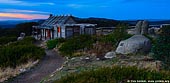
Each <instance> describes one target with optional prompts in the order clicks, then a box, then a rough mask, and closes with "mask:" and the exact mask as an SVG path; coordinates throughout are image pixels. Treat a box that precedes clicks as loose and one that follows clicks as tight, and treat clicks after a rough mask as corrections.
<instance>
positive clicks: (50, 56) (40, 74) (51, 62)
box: [9, 50, 64, 83]
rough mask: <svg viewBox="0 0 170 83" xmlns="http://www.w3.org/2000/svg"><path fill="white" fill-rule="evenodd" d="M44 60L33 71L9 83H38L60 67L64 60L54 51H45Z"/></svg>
mask: <svg viewBox="0 0 170 83" xmlns="http://www.w3.org/2000/svg"><path fill="white" fill-rule="evenodd" d="M46 54H47V55H46V56H45V57H44V59H43V60H42V61H41V62H40V63H39V64H38V65H37V66H36V67H35V68H33V69H31V70H30V71H28V72H26V73H24V74H23V75H20V76H18V77H16V78H15V79H14V80H13V81H12V82H9V83H39V82H40V81H41V80H42V79H43V78H44V77H45V76H47V75H49V74H51V73H52V72H54V71H55V70H56V69H57V68H59V67H61V65H62V64H63V62H64V59H63V58H62V57H61V56H60V55H58V54H57V53H56V52H55V51H52V50H46Z"/></svg>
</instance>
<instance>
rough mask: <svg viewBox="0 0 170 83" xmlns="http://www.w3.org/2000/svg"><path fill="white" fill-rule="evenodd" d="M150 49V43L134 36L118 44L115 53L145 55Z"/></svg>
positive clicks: (139, 36) (145, 39) (146, 39)
mask: <svg viewBox="0 0 170 83" xmlns="http://www.w3.org/2000/svg"><path fill="white" fill-rule="evenodd" d="M150 49H151V42H150V40H149V39H148V38H146V37H145V36H143V35H134V36H132V37H131V38H129V39H127V40H123V41H121V42H120V43H119V45H118V47H117V49H116V53H119V54H130V53H137V52H141V53H147V52H149V51H150Z"/></svg>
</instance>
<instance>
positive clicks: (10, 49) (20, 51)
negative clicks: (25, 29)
mask: <svg viewBox="0 0 170 83" xmlns="http://www.w3.org/2000/svg"><path fill="white" fill-rule="evenodd" d="M33 41H34V38H31V37H26V38H25V39H24V40H21V41H17V42H14V43H11V44H9V45H4V46H1V48H0V67H2V68H4V67H8V66H10V67H16V66H17V65H20V64H23V63H26V62H27V61H29V60H37V59H41V58H42V56H44V55H45V52H44V49H42V48H40V47H36V46H35V45H33Z"/></svg>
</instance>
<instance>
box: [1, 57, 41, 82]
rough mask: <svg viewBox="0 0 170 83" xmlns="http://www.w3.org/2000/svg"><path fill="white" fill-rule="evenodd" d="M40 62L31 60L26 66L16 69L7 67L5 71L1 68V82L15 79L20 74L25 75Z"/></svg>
mask: <svg viewBox="0 0 170 83" xmlns="http://www.w3.org/2000/svg"><path fill="white" fill-rule="evenodd" d="M38 62H39V60H36V61H32V60H30V61H28V62H27V63H25V64H22V65H20V66H17V67H16V68H11V67H7V68H3V69H2V68H0V82H3V81H5V80H7V79H9V78H11V77H15V76H17V75H18V74H20V73H23V72H24V71H26V70H28V69H30V68H31V67H33V66H34V65H36V64H37V63H38Z"/></svg>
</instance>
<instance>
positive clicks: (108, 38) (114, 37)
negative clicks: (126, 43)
mask: <svg viewBox="0 0 170 83" xmlns="http://www.w3.org/2000/svg"><path fill="white" fill-rule="evenodd" d="M126 28H128V26H127V25H124V24H120V25H118V26H117V28H115V30H114V31H113V32H112V33H111V34H108V35H105V36H102V37H101V38H99V41H101V42H105V43H112V44H113V46H114V47H116V46H117V45H118V43H119V42H120V41H121V40H125V39H127V38H130V37H131V36H132V35H130V34H128V33H127V32H126Z"/></svg>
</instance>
